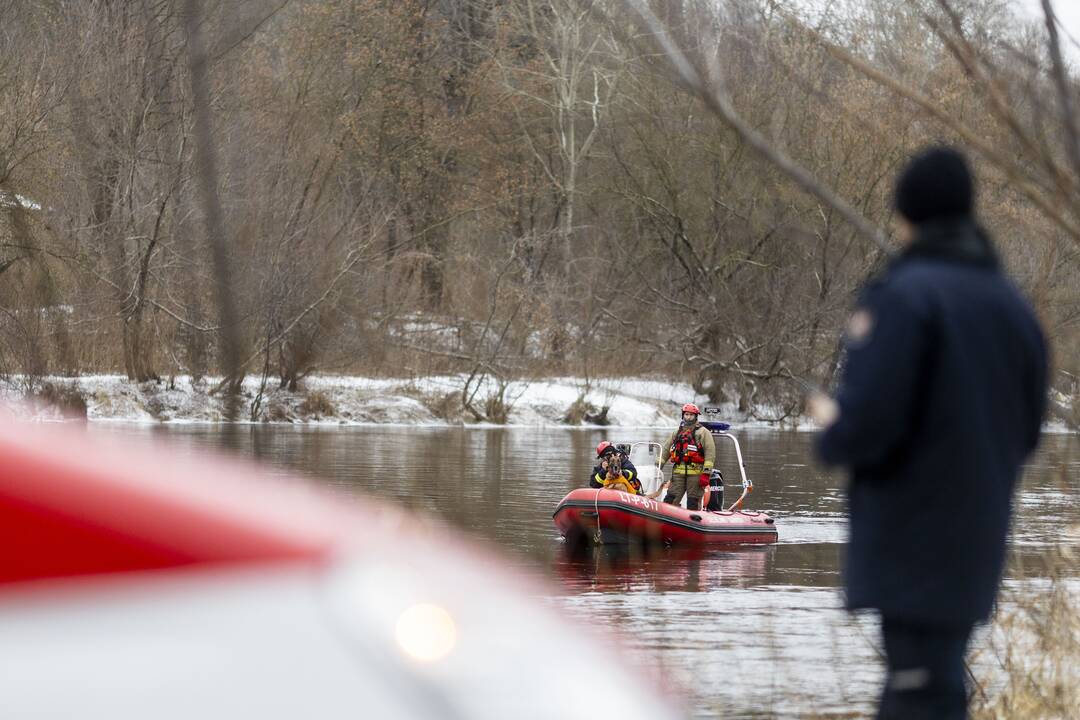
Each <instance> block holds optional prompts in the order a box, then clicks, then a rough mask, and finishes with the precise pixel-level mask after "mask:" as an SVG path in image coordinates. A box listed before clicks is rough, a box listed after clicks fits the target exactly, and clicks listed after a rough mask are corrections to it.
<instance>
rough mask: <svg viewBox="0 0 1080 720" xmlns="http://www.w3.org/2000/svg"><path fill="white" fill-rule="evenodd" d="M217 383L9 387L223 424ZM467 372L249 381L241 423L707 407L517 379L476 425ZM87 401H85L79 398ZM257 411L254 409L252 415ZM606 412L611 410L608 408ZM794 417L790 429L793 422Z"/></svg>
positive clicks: (156, 417) (629, 418) (569, 419)
mask: <svg viewBox="0 0 1080 720" xmlns="http://www.w3.org/2000/svg"><path fill="white" fill-rule="evenodd" d="M214 385H215V383H214V381H213V380H203V381H202V382H199V383H195V384H193V383H192V382H191V379H190V378H188V377H177V378H175V379H174V380H173V381H172V382H171V383H170V382H168V381H165V380H163V381H162V382H160V383H157V382H147V383H138V384H137V383H132V382H130V381H129V380H127V379H126V378H125V377H123V376H116V375H89V376H84V377H80V378H46V379H43V380H42V381H41V382H40V383H39V389H38V390H37V392H36V394H35V395H34V396H31V397H25V396H24V393H23V392H22V391H20V390H19V389H18V384H12V385H8V386H6V389H5V393H4V394H5V395H6V397H7V399H8V400H16V401H17V400H20V399H22V400H24V401H25V402H26V406H27V411H28V412H31V413H32V414H35V415H36V416H39V417H51V416H55V417H60V416H62V415H63V414H65V410H64V408H63V406H64V405H67V406H68V408H67V410H66V414H68V415H78V414H81V412H82V408H81V404H82V403H84V404H85V415H86V418H87V419H88V420H92V421H129V422H219V421H221V420H222V419H223V417H224V403H223V398H222V396H221V395H220V394H219V393H214V392H212V390H213V388H214ZM464 385H465V377H463V376H440V377H425V378H412V379H386V378H361V377H337V376H317V377H309V378H307V379H305V380H304V382H303V386H302V388H301V389H300V390H298V391H297V392H286V391H284V390H278V389H277V388H276V383H274V384H272V385H268V386H267V387H265V388H264V389H263V391H262V395H261V397H260V392H259V391H260V384H259V382H258V379H257V378H254V379H249V380H248V381H246V382H245V383H244V387H243V398H242V404H241V413H240V419H241V421H244V422H282V423H329V424H357V425H359V424H372V423H379V424H408V425H461V424H466V425H481V426H482V425H494V424H498V425H510V426H531V427H537V426H540V427H543V426H554V425H561V426H565V425H578V426H580V425H585V426H588V425H605V424H606V425H616V426H623V427H667V426H670V425H671V424H672V422H673V421H675V420H676V419H677V418H678V416H679V407H680V406H681V405H682V404H683V403H685V402H696V403H698V404H699V405H702V404H705V402H706V398H704V397H703V396H701V395H698V394H697V393H695V392H694V390H693V388H691V387H690V386H689V385H688V384H686V383H673V382H669V381H662V380H658V379H648V378H611V379H601V380H595V381H593V382H592V383H591V384H589V386H588V388H587V389H586V383H585V381H584V380H582V379H579V378H548V379H544V380H536V381H517V382H512V383H510V384H509V385H507V386H506V388H505V390H504V392H503V393H502V395H501V400H502V403H503V404H504V406H505V408H507V409H506V411H505V417H506V419H505V422H502V423H494V422H489V421H487V420H486V419H485V418H480V419H477V417H476V416H475V415H473V414H472V413H470V412H468V411H467V410H466V409H465V408H464V407H463V403H462V401H461V391H462V388H463V387H464ZM495 392H496V388H495V387H493V386H481V388H480V390H479V392H478V393H477V394H476V396H475V398H474V399H473V403H472V404H473V406H474V407H476V408H478V409H481V411H483V408H484V407H485V404H486V403H485V401H486V400H488V399H489V398H492V397H493V396H494V395H495ZM80 401H81V402H80ZM253 408H254V410H255V412H254V413H253V412H252V409H253ZM605 408H606V412H605ZM724 411H725V412H724V415H723V417H724V419H725V420H735V421H738V422H740V423H744V424H745V423H752V424H754V425H758V426H761V427H769V426H771V425H770V423H768V422H767V421H764V420H761V419H755V418H747V417H745V416H744V415H743V414H741V413H738V412H737V410H736V408H734V406H731V407H725V408H724ZM791 424H793V423H791V422H790V421H789V425H791Z"/></svg>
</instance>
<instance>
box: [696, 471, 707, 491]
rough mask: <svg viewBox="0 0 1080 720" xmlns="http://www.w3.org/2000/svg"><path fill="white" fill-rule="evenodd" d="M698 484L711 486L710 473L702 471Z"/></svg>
mask: <svg viewBox="0 0 1080 720" xmlns="http://www.w3.org/2000/svg"><path fill="white" fill-rule="evenodd" d="M698 485H700V486H701V487H703V488H704V487H709V473H707V472H703V473H701V477H699V478H698Z"/></svg>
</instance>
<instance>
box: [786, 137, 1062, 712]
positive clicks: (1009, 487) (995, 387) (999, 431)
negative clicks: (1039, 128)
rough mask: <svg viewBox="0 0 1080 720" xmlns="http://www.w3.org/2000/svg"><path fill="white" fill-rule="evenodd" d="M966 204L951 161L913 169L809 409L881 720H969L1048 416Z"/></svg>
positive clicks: (1034, 358)
mask: <svg viewBox="0 0 1080 720" xmlns="http://www.w3.org/2000/svg"><path fill="white" fill-rule="evenodd" d="M973 196H974V192H973V181H972V177H971V174H970V172H969V170H968V165H967V162H966V160H965V159H964V157H963V156H962V155H960V154H959V153H958V152H956V151H955V150H952V149H949V148H940V147H939V148H932V149H929V150H927V151H924V152H923V153H921V154H919V155H917V156H916V157H915V158H914V159H913V160H912V161H911V162H910V163H909V164H908V166H907V167H906V169H905V170H904V171H903V172H902V173H901V175H900V178H899V180H898V182H897V185H896V195H895V202H896V209H897V210H898V211H899V215H900V228H899V233H898V235H899V237H900V240H901V242H902V243H903V245H904V247H903V249H902V250H901V252H900V253H899V255H898V256H897V257H896V258H895V259H893V260H892V262H891V263H890V264H889V265H888V266H887V267H886V268H885V270H884V272H882V273H881V275H880V276H879V277H878V278H876V279H874V280H872V281H871V282H870V283H869V284H868V285H867V286H866V287H865V288H864V289H863V291H862V294H861V295H860V298H859V301H858V305H857V308H856V310H855V312H854V314H853V315H852V316H851V319H850V321H849V322H848V326H847V332H846V337H845V346H846V349H845V351H846V358H845V361H844V363H843V372H842V377H841V380H840V385H839V389H838V391H837V393H836V399H835V400H833V399H831V398H828V397H826V396H825V395H822V394H815V395H814V396H813V397H811V398H810V399H809V402H808V404H807V409H808V411H809V413H810V414H811V415H812V416H813V417H814V419H815V420H817V421H818V423H819V424H821V425H822V426H823V427H824V432H823V433H822V434H821V436H820V437H819V438H818V444H817V451H818V455H819V456H820V458H821V460H822V461H823V462H824V463H825V464H827V465H840V466H843V467H845V468H847V469H848V470H849V472H850V474H851V485H850V487H849V489H848V504H849V512H850V523H851V533H850V540H849V542H848V546H847V558H846V563H845V568H844V575H845V578H844V579H845V589H846V592H847V598H846V599H847V606H848V608H850V609H857V608H872V609H876V610H877V611H879V612H880V613H881V619H882V623H881V631H882V638H883V640H884V647H885V655H886V663H887V675H886V680H885V689H884V692H883V693H882V697H881V705H880V709H879V714H878V717H879V718H888V719H892V718H904V719H905V720H908V719H914V718H957V719H960V718H965V717H967V694H966V689H965V668H964V660H963V659H964V653H965V649H966V647H967V643H968V638H969V637H970V634H971V630H972V627H973V626H974V624H975V623H977V622H982V621H985V620H987V619H988V618H989V616H990V612H991V609H992V606H993V604H994V597H995V595H996V594H997V588H998V584H999V582H1000V579H1001V572H1002V566H1003V564H1004V560H1005V538H1006V533H1007V531H1008V525H1009V516H1010V514H1011V507H1012V495H1013V488H1014V486H1015V484H1016V478H1017V475H1018V473H1019V471H1020V466H1021V464H1022V463H1023V462H1024V459H1025V458H1027V456H1028V455H1029V454H1030V453H1031V451H1032V450H1033V449H1034V448H1035V445H1036V443H1037V442H1038V438H1039V428H1040V426H1041V423H1042V418H1043V412H1044V410H1045V405H1046V389H1047V387H1046V383H1047V369H1046V364H1047V359H1046V348H1045V344H1044V340H1043V334H1042V331H1041V330H1040V328H1039V325H1038V322H1037V321H1036V319H1035V315H1034V313H1033V312H1032V310H1031V308H1030V307H1029V306H1028V304H1027V302H1026V301H1025V300H1024V299H1023V298H1022V297H1021V295H1020V293H1019V292H1018V291H1017V289H1016V288H1015V287H1014V286H1013V285H1012V283H1010V282H1009V281H1008V280H1007V279H1006V277H1005V275H1004V273H1003V272H1002V271H1001V268H1000V266H999V263H998V258H997V254H996V252H995V251H994V248H993V245H992V244H991V242H990V239H989V238H988V236H987V235H986V234H985V233H984V232H983V230H982V229H981V228H980V227H979V226H978V225H977V224H976V223H975V220H974V218H973V214H972V209H973V205H974V203H973Z"/></svg>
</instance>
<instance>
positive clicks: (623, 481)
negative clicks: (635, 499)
mask: <svg viewBox="0 0 1080 720" xmlns="http://www.w3.org/2000/svg"><path fill="white" fill-rule="evenodd" d="M600 483H601V484H602V485H603V486H604V487H605V488H606V489H608V490H617V489H622V490H624V491H626V492H628V493H630V494H631V495H640V494H641V483H638V482H636V481H634V480H631V479H629V478H627V477H626V476H625V475H620V476H619V477H617V478H612V479H610V480H606V479H605V480H601V481H600Z"/></svg>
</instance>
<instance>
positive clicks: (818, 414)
mask: <svg viewBox="0 0 1080 720" xmlns="http://www.w3.org/2000/svg"><path fill="white" fill-rule="evenodd" d="M806 413H807V414H808V415H809V416H810V417H811V418H812V419H813V421H814V422H815V423H817V424H818V427H822V428H827V427H829V426H830V425H832V424H833V423H834V422H836V419H837V418H839V417H840V406H839V405H837V404H836V401H835V400H833V399H832V398H831V397H829V396H828V395H826V394H825V393H823V392H816V391H815V392H813V393H811V394H810V397H808V398H806Z"/></svg>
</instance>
